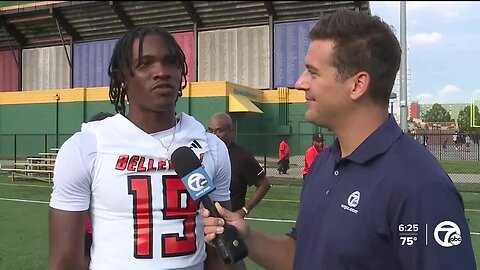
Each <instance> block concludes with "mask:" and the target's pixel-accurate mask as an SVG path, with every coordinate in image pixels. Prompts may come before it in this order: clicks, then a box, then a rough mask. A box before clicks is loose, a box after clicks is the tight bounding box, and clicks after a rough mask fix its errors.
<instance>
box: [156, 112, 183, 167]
mask: <svg viewBox="0 0 480 270" xmlns="http://www.w3.org/2000/svg"><path fill="white" fill-rule="evenodd" d="M179 120H180V119H177V118H176V117H175V125H174V126H173V136H172V140H171V141H170V144H169V145H168V147H165V145H164V144H163V142H162V139H158V141H159V142H160V144H161V145H162V147H163V148H164V149H165V151H166V152H167V159H168V160H170V147H172V145H173V142H174V141H175V134H176V133H177V123H178V122H179Z"/></svg>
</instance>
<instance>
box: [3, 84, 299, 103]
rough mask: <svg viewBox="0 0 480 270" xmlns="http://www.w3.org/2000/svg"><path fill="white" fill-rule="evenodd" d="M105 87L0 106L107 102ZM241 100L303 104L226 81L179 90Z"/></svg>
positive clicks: (293, 93) (29, 96)
mask: <svg viewBox="0 0 480 270" xmlns="http://www.w3.org/2000/svg"><path fill="white" fill-rule="evenodd" d="M108 92H109V88H108V87H88V88H70V89H55V90H39V91H17V92H0V105H14V104H38V103H55V102H57V99H58V102H61V103H64V102H84V101H109V100H110V99H109V96H108ZM229 95H234V96H243V97H246V98H248V100H250V101H253V102H257V103H283V102H288V103H303V102H305V93H304V92H303V91H299V90H296V89H288V88H282V89H279V90H264V91H262V90H258V89H255V88H251V87H248V86H243V85H239V84H235V83H230V82H226V81H217V82H192V83H188V84H187V87H186V88H185V89H183V97H187V98H190V97H191V98H202V97H228V96H229Z"/></svg>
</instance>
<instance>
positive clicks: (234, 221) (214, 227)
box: [202, 203, 250, 244]
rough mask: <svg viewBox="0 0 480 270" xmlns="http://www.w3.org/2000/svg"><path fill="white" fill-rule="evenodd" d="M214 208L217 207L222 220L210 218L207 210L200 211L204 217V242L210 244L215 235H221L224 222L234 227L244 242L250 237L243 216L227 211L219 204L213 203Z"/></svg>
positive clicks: (248, 228)
mask: <svg viewBox="0 0 480 270" xmlns="http://www.w3.org/2000/svg"><path fill="white" fill-rule="evenodd" d="M215 206H216V207H217V210H218V213H219V214H220V216H222V217H223V218H215V217H211V216H210V211H208V210H207V209H202V216H203V217H204V223H205V229H204V232H205V242H207V243H208V244H212V243H211V242H212V241H213V239H215V237H217V234H221V233H223V226H224V225H225V222H227V223H228V224H230V225H232V226H234V227H236V228H237V230H238V232H239V233H240V236H242V238H243V239H244V240H247V238H248V237H249V236H250V227H249V226H248V224H247V222H246V221H245V219H244V218H243V216H242V215H241V214H238V213H234V212H230V211H228V210H227V209H225V208H223V207H222V206H221V205H220V204H219V203H215ZM242 212H243V211H242ZM244 214H245V213H244Z"/></svg>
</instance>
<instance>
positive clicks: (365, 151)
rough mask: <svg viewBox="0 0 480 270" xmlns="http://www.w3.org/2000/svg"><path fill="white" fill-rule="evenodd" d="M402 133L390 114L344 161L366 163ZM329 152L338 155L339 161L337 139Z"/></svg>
mask: <svg viewBox="0 0 480 270" xmlns="http://www.w3.org/2000/svg"><path fill="white" fill-rule="evenodd" d="M402 133H403V131H402V129H401V128H400V127H399V126H398V124H397V122H396V121H395V118H393V116H392V115H391V114H390V115H389V117H388V119H387V120H386V121H385V122H384V123H383V124H382V125H381V126H380V127H379V128H378V129H377V130H375V131H374V132H373V133H372V134H371V135H370V136H369V137H368V138H367V139H366V140H365V141H363V142H362V143H361V144H360V145H359V146H358V147H357V149H355V150H354V151H353V153H352V154H351V155H350V156H348V157H345V159H348V160H350V161H353V162H355V163H358V164H363V163H366V162H368V161H369V160H371V159H372V158H374V157H376V156H379V155H381V154H383V153H385V152H386V151H387V150H388V149H389V148H390V146H392V144H393V143H394V142H395V141H396V140H397V139H398V138H399V137H400V135H402ZM330 151H332V153H335V154H338V158H339V159H340V144H339V142H338V139H336V140H335V142H334V144H333V145H332V147H331V150H330Z"/></svg>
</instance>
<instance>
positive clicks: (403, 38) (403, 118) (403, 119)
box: [400, 1, 408, 132]
mask: <svg viewBox="0 0 480 270" xmlns="http://www.w3.org/2000/svg"><path fill="white" fill-rule="evenodd" d="M400 46H401V48H402V60H401V64H400V127H401V128H402V130H403V132H407V117H408V108H407V3H406V2H405V1H400Z"/></svg>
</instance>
